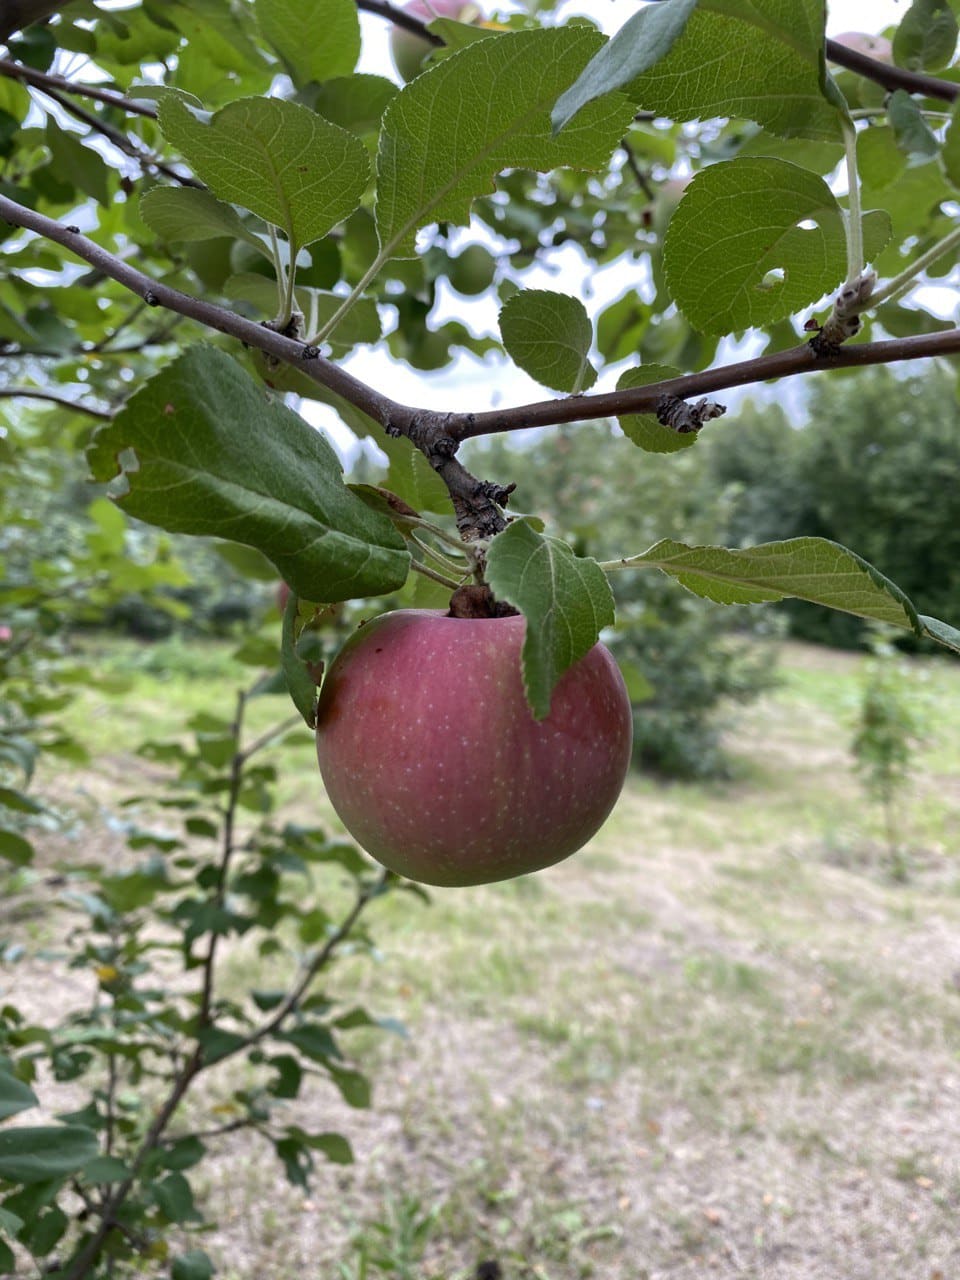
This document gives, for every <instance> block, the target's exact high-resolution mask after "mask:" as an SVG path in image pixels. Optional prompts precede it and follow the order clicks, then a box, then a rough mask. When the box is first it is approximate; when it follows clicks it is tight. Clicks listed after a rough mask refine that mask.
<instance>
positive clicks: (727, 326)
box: [664, 157, 890, 333]
mask: <svg viewBox="0 0 960 1280" xmlns="http://www.w3.org/2000/svg"><path fill="white" fill-rule="evenodd" d="M800 224H805V225H800ZM809 224H814V225H809ZM889 234H890V226H889V220H888V219H887V217H886V215H885V214H883V213H879V212H872V213H868V214H867V215H866V216H865V218H864V241H865V247H866V253H867V257H868V258H872V257H873V256H874V255H875V254H876V253H878V252H879V251H880V249H881V248H882V247H883V245H884V244H885V243H886V241H887V239H888V238H889ZM664 261H665V265H666V271H667V282H668V284H669V287H670V290H671V292H672V294H673V297H674V300H675V301H676V304H677V306H678V307H679V308H680V310H681V311H682V312H683V314H684V315H685V316H686V317H687V319H688V320H689V321H690V323H691V324H692V325H693V326H694V327H695V328H697V329H699V330H701V331H702V332H704V333H732V332H733V331H734V330H739V329H746V328H748V327H750V326H751V325H765V324H772V323H774V322H775V321H777V320H782V319H784V318H785V317H786V316H789V315H791V314H793V312H795V311H798V310H799V309H800V308H801V307H804V306H808V305H809V304H811V303H813V302H816V300H817V299H818V298H820V297H821V296H822V295H823V294H824V293H827V292H828V291H829V290H831V289H833V288H835V287H837V286H838V285H839V284H840V283H841V281H842V280H843V278H844V273H845V270H846V236H845V232H844V222H843V213H842V211H841V209H840V206H839V205H838V204H837V201H836V198H835V197H834V195H833V193H832V192H831V191H830V188H829V187H828V186H827V184H826V183H825V182H824V180H823V179H822V178H820V177H818V176H817V174H815V173H811V172H810V171H809V170H807V169H801V168H800V167H799V166H798V165H795V164H790V163H788V162H787V161H785V160H776V159H773V158H761V157H750V158H745V159H740V160H730V161H726V162H724V163H721V164H714V165H711V166H710V167H709V168H707V169H703V170H701V172H700V173H698V174H697V176H696V177H695V178H694V179H693V181H692V182H691V183H690V185H689V187H688V188H687V190H686V192H685V193H684V196H683V199H682V200H681V201H680V203H679V205H678V206H677V209H676V212H675V213H674V215H673V217H672V218H671V220H670V227H669V230H668V231H667V237H666V242H665V245H664Z"/></svg>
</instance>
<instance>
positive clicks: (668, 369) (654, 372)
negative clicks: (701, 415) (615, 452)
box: [617, 364, 697, 453]
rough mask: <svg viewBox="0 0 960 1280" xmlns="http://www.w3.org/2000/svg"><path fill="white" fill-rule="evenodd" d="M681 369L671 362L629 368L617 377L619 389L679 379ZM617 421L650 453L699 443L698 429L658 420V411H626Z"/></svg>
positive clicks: (688, 446)
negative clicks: (674, 426)
mask: <svg viewBox="0 0 960 1280" xmlns="http://www.w3.org/2000/svg"><path fill="white" fill-rule="evenodd" d="M679 376H680V370H679V369H675V368H674V367H673V365H669V364H642V365H640V366H638V367H637V368H636V369H625V370H624V372H623V373H622V374H621V375H620V377H619V379H618V380H617V390H618V391H623V390H626V389H627V388H629V387H648V386H649V385H650V383H651V382H665V381H666V380H667V379H668V378H679ZM617 421H618V422H619V423H620V426H621V428H622V430H623V434H624V435H625V436H626V437H627V438H628V439H629V440H632V441H633V443H634V444H636V445H639V446H640V448H641V449H646V450H647V452H648V453H676V452H677V450H678V449H689V448H690V446H691V445H694V444H696V443H697V433H696V432H695V431H687V432H681V431H674V430H672V429H671V428H670V427H665V426H664V425H663V423H662V422H659V421H658V420H657V415H656V414H655V413H625V414H622V415H621V416H620V417H619V418H617Z"/></svg>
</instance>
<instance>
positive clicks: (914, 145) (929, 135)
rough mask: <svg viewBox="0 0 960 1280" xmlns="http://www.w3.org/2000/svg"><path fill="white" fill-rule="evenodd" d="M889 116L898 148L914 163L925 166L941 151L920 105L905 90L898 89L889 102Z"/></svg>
mask: <svg viewBox="0 0 960 1280" xmlns="http://www.w3.org/2000/svg"><path fill="white" fill-rule="evenodd" d="M887 115H888V117H889V120H890V125H891V127H892V129H893V132H894V136H895V137H896V140H897V146H898V147H899V148H900V150H901V151H904V152H906V154H907V155H908V156H909V157H910V159H911V160H913V161H914V163H919V164H924V163H925V162H926V161H927V160H930V159H932V158H933V157H934V156H935V155H937V154H938V153H939V151H940V143H939V141H938V139H937V135H936V134H935V133H934V132H933V130H932V129H931V128H930V126H929V125H928V124H927V122H926V120H925V119H924V118H923V112H922V111H921V110H920V104H919V102H917V101H916V99H914V98H911V96H910V94H909V93H907V92H906V90H905V89H897V90H896V91H895V92H894V93H891V95H890V97H889V98H888V100H887Z"/></svg>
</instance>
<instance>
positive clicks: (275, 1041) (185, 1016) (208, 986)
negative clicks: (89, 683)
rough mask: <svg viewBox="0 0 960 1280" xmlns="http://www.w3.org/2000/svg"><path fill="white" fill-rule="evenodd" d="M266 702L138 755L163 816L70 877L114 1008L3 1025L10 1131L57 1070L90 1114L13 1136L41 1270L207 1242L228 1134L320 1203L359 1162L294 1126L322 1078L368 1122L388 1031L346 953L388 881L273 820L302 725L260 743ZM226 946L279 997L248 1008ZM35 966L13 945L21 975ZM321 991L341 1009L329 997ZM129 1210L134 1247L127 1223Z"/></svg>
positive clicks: (2, 1175)
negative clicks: (287, 755)
mask: <svg viewBox="0 0 960 1280" xmlns="http://www.w3.org/2000/svg"><path fill="white" fill-rule="evenodd" d="M265 687H266V685H265V681H264V680H263V679H259V680H258V681H257V683H256V684H255V686H254V687H253V689H252V690H251V691H250V693H249V694H241V695H240V696H239V697H238V700H237V702H236V707H235V710H234V712H233V714H232V716H231V713H230V712H229V710H227V711H226V712H225V714H223V715H217V714H211V713H209V712H205V713H201V714H197V715H195V716H193V717H192V719H191V721H190V724H189V729H190V731H191V732H190V740H189V741H184V740H182V739H174V740H162V741H147V742H144V743H142V744H141V746H140V748H139V751H140V754H141V755H142V756H143V757H144V759H146V760H149V761H151V762H152V763H153V765H154V766H155V767H159V768H160V769H161V770H162V771H163V775H164V777H165V779H166V781H165V782H164V785H163V787H162V790H161V791H160V793H159V794H158V795H157V796H156V797H149V796H146V797H145V796H138V797H129V798H128V799H127V800H126V801H125V802H124V806H123V809H122V810H121V813H122V812H124V811H125V813H126V816H125V817H123V818H122V819H121V818H120V815H119V814H118V815H117V818H116V820H115V821H116V825H117V827H118V828H119V829H120V830H122V831H123V833H124V835H125V839H126V843H127V846H128V849H129V851H130V856H129V859H128V860H127V861H126V862H124V863H121V864H119V865H118V863H117V861H116V859H115V858H114V857H113V856H109V857H107V856H98V855H97V853H96V851H95V849H93V848H88V849H87V852H86V855H85V857H84V859H83V860H82V861H81V862H77V863H74V864H73V865H72V866H71V865H68V864H64V865H63V866H62V867H59V868H58V870H59V873H60V876H61V877H62V880H63V882H64V884H65V889H64V892H63V895H62V900H61V902H60V903H59V904H58V910H60V911H63V912H66V913H67V914H68V918H71V917H72V919H70V927H69V929H68V930H66V932H65V936H66V938H67V939H68V942H67V945H66V959H67V961H68V963H69V966H70V967H71V969H73V970H74V971H75V972H76V973H77V976H78V979H81V978H83V979H84V980H86V979H88V978H90V977H93V978H94V979H95V981H96V984H97V990H98V994H97V999H96V1000H95V1001H94V1002H93V1003H92V1005H90V1004H80V1005H79V1006H73V1007H70V1005H69V1002H68V1009H67V1011H65V1012H64V1013H63V1014H62V1015H61V1017H60V1020H59V1021H57V1022H55V1023H54V1025H52V1026H51V1025H48V1024H42V1023H39V1022H34V1021H33V1020H32V1018H31V1015H30V1014H29V1013H27V1012H26V1011H24V1010H19V1009H17V1008H16V1007H14V1006H12V1005H8V1006H7V1007H6V1008H5V1009H4V1010H3V1018H2V1021H0V1054H2V1055H4V1056H3V1058H2V1059H0V1062H2V1063H5V1064H7V1065H6V1066H4V1067H3V1068H2V1070H0V1097H2V1110H3V1112H4V1113H5V1114H6V1115H11V1114H14V1113H15V1112H16V1111H19V1110H22V1109H24V1108H27V1107H29V1106H31V1105H33V1104H34V1103H35V1102H36V1097H35V1096H34V1092H33V1089H32V1088H31V1087H28V1086H35V1085H36V1082H37V1081H38V1080H40V1079H41V1078H46V1073H52V1075H53V1077H54V1079H56V1080H57V1081H63V1082H70V1083H71V1084H72V1085H73V1087H74V1089H75V1090H76V1089H80V1090H82V1091H84V1094H85V1098H86V1100H85V1101H84V1102H83V1103H82V1105H78V1106H77V1107H76V1108H75V1109H74V1110H73V1111H72V1112H71V1113H70V1114H69V1115H66V1116H63V1117H61V1119H63V1120H64V1121H66V1123H65V1124H63V1125H60V1126H44V1127H39V1128H38V1127H36V1126H28V1127H18V1128H13V1129H6V1128H4V1129H0V1196H2V1199H0V1212H4V1213H5V1214H6V1215H7V1218H6V1219H5V1223H6V1225H7V1229H8V1233H9V1235H10V1236H11V1237H12V1238H13V1239H14V1240H16V1241H17V1242H18V1243H19V1244H20V1245H22V1246H23V1247H25V1248H26V1250H27V1251H28V1252H29V1253H30V1254H32V1256H33V1257H34V1258H36V1259H40V1258H43V1257H46V1256H47V1255H48V1254H49V1253H50V1251H51V1250H52V1249H53V1248H54V1247H55V1246H56V1245H57V1244H58V1243H59V1242H60V1241H61V1239H63V1240H64V1241H65V1242H66V1243H65V1245H64V1246H63V1248H65V1252H63V1253H62V1258H61V1264H62V1265H63V1266H65V1267H66V1268H67V1269H68V1271H69V1268H70V1267H76V1268H77V1269H78V1270H77V1274H82V1275H91V1276H93V1275H101V1274H104V1275H106V1274H108V1273H109V1267H110V1266H112V1265H114V1263H115V1262H116V1260H117V1259H122V1260H127V1261H128V1262H130V1261H132V1260H133V1259H135V1258H137V1257H141V1258H143V1257H150V1256H152V1257H154V1258H158V1259H162V1258H163V1257H165V1256H166V1244H165V1242H166V1240H167V1238H168V1235H169V1228H170V1227H171V1226H177V1227H178V1228H182V1229H187V1230H189V1229H191V1228H192V1227H195V1226H196V1225H198V1224H200V1223H202V1220H203V1218H202V1213H201V1211H200V1209H199V1207H198V1205H197V1204H196V1201H195V1199H194V1191H193V1188H192V1185H191V1177H190V1171H191V1170H192V1169H193V1168H194V1167H195V1166H198V1165H199V1164H200V1163H201V1162H202V1161H203V1159H204V1157H205V1156H206V1154H207V1153H208V1151H210V1150H212V1149H213V1146H215V1143H216V1139H217V1137H218V1136H219V1135H220V1134H225V1133H230V1132H233V1131H236V1130H239V1129H249V1130H250V1131H251V1132H253V1133H255V1134H257V1135H258V1136H259V1138H260V1139H261V1140H263V1141H264V1142H265V1143H266V1144H267V1145H268V1146H270V1147H272V1148H273V1149H274V1151H275V1153H276V1155H277V1157H278V1158H279V1160H280V1162H281V1164H282V1166H283V1168H284V1169H285V1171H286V1174H287V1177H288V1178H289V1179H290V1181H292V1182H294V1183H295V1184H297V1185H300V1186H304V1187H305V1186H307V1185H308V1182H309V1178H310V1174H311V1171H312V1169H313V1168H314V1165H315V1161H316V1159H317V1158H323V1159H327V1160H332V1161H335V1162H337V1163H346V1162H349V1161H350V1160H352V1158H353V1157H352V1152H351V1149H350V1146H349V1143H348V1141H347V1140H346V1139H345V1138H344V1137H343V1136H342V1135H339V1134H336V1133H330V1132H319V1133H313V1132H309V1131H307V1130H304V1129H303V1128H302V1127H300V1126H298V1125H296V1124H291V1123H290V1122H289V1114H290V1113H289V1104H290V1103H291V1101H293V1100H295V1099H296V1098H298V1097H299V1096H300V1095H301V1093H302V1091H303V1090H304V1089H306V1088H308V1087H310V1086H311V1085H313V1084H315V1083H316V1082H317V1081H318V1080H319V1081H325V1082H326V1084H327V1085H328V1086H329V1087H332V1088H333V1089H335V1090H336V1091H337V1092H338V1093H339V1094H340V1095H341V1096H342V1097H343V1098H344V1100H345V1101H346V1102H347V1103H349V1105H351V1106H354V1107H367V1106H369V1105H370V1089H369V1084H368V1082H367V1080H366V1078H365V1077H364V1076H363V1075H362V1073H361V1072H359V1071H358V1070H357V1069H356V1068H355V1067H353V1066H352V1065H351V1063H350V1061H349V1058H348V1057H347V1051H346V1048H345V1046H344V1044H343V1037H344V1035H346V1034H347V1033H349V1031H350V1030H352V1029H353V1028H355V1027H358V1026H376V1025H377V1022H376V1020H375V1019H374V1018H372V1017H371V1016H370V1015H369V1014H368V1013H367V1012H366V1011H365V1010H363V1009H362V1008H357V1007H356V1006H355V1005H353V1004H351V1002H349V1000H348V1001H347V1002H346V1003H344V1002H343V1001H339V1000H338V999H337V998H336V996H334V995H333V994H332V992H331V990H330V988H329V984H328V978H327V971H328V969H329V968H330V966H331V963H332V961H333V960H334V958H335V955H336V952H337V950H338V948H339V947H340V946H341V945H342V944H343V943H344V942H345V941H346V940H347V939H348V938H349V939H350V945H351V947H352V949H354V950H356V949H357V948H361V949H362V948H365V947H369V946H370V945H371V943H370V938H369V935H368V934H367V933H366V931H365V930H364V929H363V928H362V926H360V925H359V924H358V921H359V918H360V916H361V914H362V912H363V911H364V910H365V908H366V907H367V905H368V904H369V903H370V902H371V901H373V900H374V899H376V898H378V897H380V896H381V895H382V894H383V893H385V892H386V891H387V890H388V889H389V888H390V887H391V879H390V877H389V876H388V875H387V874H386V873H383V874H377V873H376V872H375V870H374V869H373V868H372V867H371V864H370V863H369V862H368V861H367V860H366V859H365V858H363V857H362V856H361V855H360V854H359V853H358V852H357V850H355V849H354V848H352V847H351V846H348V845H344V844H343V843H341V842H339V841H336V840H332V839H331V838H330V837H328V836H327V834H326V833H325V832H324V831H322V830H321V829H319V828H314V827H305V826H303V825H295V824H293V823H291V822H289V821H284V820H283V819H282V818H281V817H280V816H279V815H278V814H276V813H275V797H274V791H275V784H276V779H277V770H276V767H275V766H274V765H273V764H270V763H265V762H264V759H263V758H262V757H263V753H264V752H265V750H266V749H267V748H269V747H270V746H271V744H273V743H278V742H279V741H280V740H281V738H282V737H283V735H284V734H285V733H287V732H289V729H290V727H291V725H290V721H283V722H281V723H279V724H278V725H276V726H274V727H272V728H271V729H268V730H267V731H265V732H261V733H259V734H258V735H257V736H256V737H250V736H249V735H247V734H246V733H245V731H244V723H243V722H244V716H245V712H246V711H247V708H248V703H249V701H250V699H251V698H255V697H256V696H257V695H258V694H259V693H260V692H261V691H262V690H264V689H265ZM157 806H159V808H158V807H157ZM161 815H162V816H161ZM161 824H162V825H161ZM178 828H179V829H178ZM330 869H334V870H335V871H336V875H335V876H334V877H331V875H330V873H329V872H330ZM338 880H339V881H341V882H342V881H346V884H347V890H346V894H345V893H344V891H343V888H342V887H341V888H337V887H336V882H337V881H338ZM37 889H38V890H39V891H42V885H41V884H40V883H39V882H38V885H37ZM28 892H29V891H28ZM48 909H49V907H48ZM281 926H282V927H281ZM227 945H229V946H230V947H231V949H232V950H233V952H234V953H236V951H237V949H238V948H242V949H243V950H244V951H245V952H246V954H247V955H248V956H250V957H251V958H254V957H256V958H257V961H258V964H259V965H260V967H261V968H268V969H269V971H270V972H271V975H272V980H273V982H274V989H271V990H269V991H256V990H254V991H250V992H245V993H241V994H239V995H237V994H234V992H233V991H232V990H231V989H230V984H229V983H227V982H225V980H224V978H223V977H222V976H221V969H220V960H221V959H222V949H223V948H224V947H226V946H227ZM23 956H24V951H23V948H22V947H21V948H11V947H7V948H6V956H5V960H6V963H7V964H8V965H10V966H13V968H12V972H13V973H14V974H15V972H16V968H15V966H16V964H17V962H18V960H21V959H22V958H23ZM174 963H175V964H176V966H177V970H178V973H179V978H178V977H175V976H174V974H173V971H172V969H171V965H172V964H174ZM321 977H322V978H323V979H324V981H325V984H326V985H325V989H324V992H323V994H320V993H318V992H315V990H314V988H315V984H316V983H317V981H318V979H320V978H321ZM237 1058H242V1059H243V1060H244V1061H245V1063H246V1068H245V1070H244V1072H243V1073H242V1075H241V1076H240V1077H234V1078H233V1083H232V1084H231V1083H230V1077H229V1075H227V1076H225V1077H224V1080H223V1084H222V1085H221V1090H222V1091H223V1092H224V1101H223V1102H222V1103H221V1104H220V1105H219V1106H218V1107H217V1108H216V1110H217V1113H218V1115H219V1117H220V1119H219V1121H218V1122H217V1123H216V1124H214V1125H213V1126H209V1125H207V1124H204V1123H201V1124H200V1125H193V1126H191V1125H190V1124H188V1123H186V1122H185V1121H184V1120H183V1118H182V1115H181V1113H180V1112H179V1110H178V1108H179V1106H180V1103H181V1101H182V1100H183V1099H184V1098H185V1096H186V1095H187V1094H188V1092H189V1091H190V1090H191V1089H192V1088H194V1086H195V1082H196V1081H197V1080H198V1079H199V1078H200V1077H207V1076H208V1075H209V1074H210V1073H211V1072H222V1067H223V1064H225V1063H227V1062H228V1061H230V1060H231V1059H237ZM41 1187H42V1196H38V1195H35V1194H34V1191H33V1189H34V1188H41ZM71 1195H72V1197H73V1199H74V1200H75V1199H76V1196H77V1195H79V1197H80V1203H81V1205H84V1206H86V1210H85V1211H84V1213H83V1215H82V1217H84V1218H87V1217H89V1218H90V1219H91V1221H90V1224H89V1225H88V1226H85V1227H83V1228H82V1229H81V1230H80V1231H79V1232H78V1231H76V1230H73V1231H70V1230H69V1228H70V1225H71V1219H70V1216H69V1215H70V1214H71V1213H74V1214H75V1213H76V1210H75V1209H71V1208H70V1202H71ZM121 1205H122V1218H121V1219H118V1221H122V1223H123V1224H124V1227H123V1230H122V1231H118V1230H117V1229H116V1222H115V1221H114V1219H113V1217H112V1214H113V1213H114V1212H117V1211H118V1210H119V1209H120V1206H121ZM12 1215H15V1217H14V1216H12ZM81 1220H82V1219H79V1218H75V1225H76V1224H79V1222H80V1221H81ZM54 1228H56V1229H54ZM108 1258H109V1259H112V1260H113V1261H110V1262H108V1261H106V1259H108ZM101 1259H103V1261H101ZM104 1266H106V1267H107V1270H106V1271H105V1270H103V1269H102V1268H103V1267H104ZM173 1273H174V1274H175V1275H181V1276H184V1277H195V1276H196V1277H199V1276H202V1275H210V1274H211V1273H212V1266H211V1264H210V1262H209V1259H207V1257H206V1255H205V1254H204V1253H203V1252H202V1251H199V1250H188V1251H187V1252H186V1253H183V1254H181V1255H179V1256H178V1257H177V1258H176V1259H175V1260H174V1261H173Z"/></svg>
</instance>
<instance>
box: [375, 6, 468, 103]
mask: <svg viewBox="0 0 960 1280" xmlns="http://www.w3.org/2000/svg"><path fill="white" fill-rule="evenodd" d="M403 12H404V13H409V14H410V16H411V17H412V18H420V19H421V21H423V22H432V21H433V19H434V18H455V19H456V20H457V21H458V22H476V21H477V20H478V19H480V18H482V17H483V11H482V10H481V9H480V7H479V5H475V4H471V3H469V0H410V3H409V4H405V5H404V6H403ZM433 48H434V46H433V45H432V44H431V43H430V41H429V40H424V39H423V37H422V36H417V35H414V33H413V32H412V31H405V30H404V28H403V27H394V28H393V30H392V31H391V32H390V53H391V56H392V57H393V63H394V66H395V67H396V68H397V71H398V72H399V73H400V76H401V79H403V80H404V81H405V82H406V83H409V82H410V81H411V80H412V79H413V78H414V77H415V76H418V75H419V74H420V72H421V71H422V70H423V60H424V58H425V57H426V56H427V54H428V53H430V52H432V50H433Z"/></svg>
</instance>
